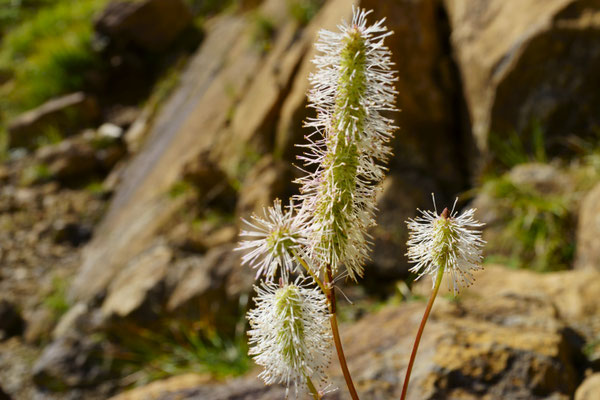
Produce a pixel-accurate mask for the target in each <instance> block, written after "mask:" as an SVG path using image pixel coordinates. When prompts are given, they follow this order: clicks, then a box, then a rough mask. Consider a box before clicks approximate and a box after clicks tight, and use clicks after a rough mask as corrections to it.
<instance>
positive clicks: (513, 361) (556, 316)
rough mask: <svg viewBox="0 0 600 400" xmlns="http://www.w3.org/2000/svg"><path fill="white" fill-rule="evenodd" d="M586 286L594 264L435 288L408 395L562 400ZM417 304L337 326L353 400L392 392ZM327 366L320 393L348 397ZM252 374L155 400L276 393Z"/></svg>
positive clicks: (596, 277) (494, 273)
mask: <svg viewBox="0 0 600 400" xmlns="http://www.w3.org/2000/svg"><path fill="white" fill-rule="evenodd" d="M595 283H598V284H600V274H599V273H598V272H596V271H569V272H561V273H552V274H546V275H540V274H535V273H531V272H524V271H513V270H507V269H505V268H503V267H498V266H491V267H487V268H486V270H485V271H483V272H482V273H479V274H478V282H477V283H476V284H475V285H474V286H473V287H472V288H469V289H465V290H464V293H463V294H461V296H460V297H459V298H458V300H456V301H453V300H449V299H448V298H447V297H446V296H444V295H443V293H442V294H441V295H440V297H439V298H438V299H437V301H436V304H435V306H434V309H433V312H432V315H431V317H430V320H429V322H428V324H427V326H426V328H425V332H424V335H423V338H422V342H421V346H420V349H419V353H418V355H417V359H416V363H415V367H414V370H413V375H412V378H411V383H410V389H409V393H408V399H411V400H417V399H419V400H434V399H453V400H467V399H468V400H471V399H472V400H475V399H486V400H506V399H511V400H534V399H535V400H541V399H555V400H566V399H569V398H572V396H573V394H574V392H575V390H576V387H577V386H578V385H579V383H580V380H581V378H582V377H580V376H579V374H580V370H579V368H580V367H581V365H580V364H579V363H580V362H581V361H580V351H581V347H580V346H581V343H580V342H579V341H578V339H577V336H576V335H574V334H573V329H574V327H577V329H579V328H581V327H584V326H587V327H588V328H590V327H591V324H592V323H593V318H595V319H596V320H598V318H599V317H600V310H599V309H598V308H597V305H596V298H597V293H598V288H596V286H597V285H595ZM590 284H591V285H590ZM430 285H431V282H430V281H429V280H427V281H424V282H423V283H422V284H419V285H418V286H417V288H416V292H417V293H423V294H427V295H428V294H429V291H430ZM424 308H425V303H424V302H422V301H413V302H408V303H402V304H400V305H388V306H386V307H384V308H383V309H382V310H380V311H378V312H374V313H372V314H370V315H368V316H366V317H365V318H363V319H361V320H359V321H358V322H356V323H352V324H347V325H344V326H342V329H341V332H342V339H343V341H344V347H345V351H346V356H347V358H348V363H349V368H350V370H351V372H352V374H353V378H354V381H355V383H356V385H357V389H358V391H359V393H360V395H361V397H362V398H365V399H369V400H388V399H397V398H398V397H399V395H400V390H401V384H402V382H403V379H404V373H405V369H406V365H407V362H408V358H409V355H410V351H411V346H412V342H413V340H414V334H415V333H416V330H417V327H418V324H419V322H420V319H421V317H422V313H423V310H424ZM331 373H332V375H333V378H334V384H335V386H337V387H338V388H339V390H338V391H336V392H334V393H332V394H329V395H327V396H326V398H327V399H330V400H333V399H347V398H349V396H348V394H347V390H346V389H345V386H344V383H343V380H342V377H341V376H340V374H339V368H338V365H337V362H336V361H334V362H333V364H332V367H331ZM255 376H256V372H252V373H250V374H249V375H248V377H246V378H241V379H235V380H232V381H230V382H227V383H222V384H209V385H202V386H198V385H195V384H191V385H190V386H188V387H187V388H179V389H178V390H174V391H169V392H165V393H163V394H162V395H161V396H160V397H158V398H159V399H161V400H167V399H194V398H211V399H232V398H243V399H248V400H250V399H277V398H281V396H282V393H283V389H282V388H281V387H277V386H275V387H270V388H268V387H264V386H263V385H262V383H261V382H259V381H258V379H257V378H256V377H255ZM182 379H183V378H182ZM588 380H590V378H588ZM591 382H592V383H593V382H594V379H591ZM592 383H588V381H586V382H585V383H584V385H583V386H582V387H581V388H580V389H579V391H578V393H586V392H587V391H588V390H589V389H588V387H590V386H591V385H592ZM585 399H586V400H587V398H585Z"/></svg>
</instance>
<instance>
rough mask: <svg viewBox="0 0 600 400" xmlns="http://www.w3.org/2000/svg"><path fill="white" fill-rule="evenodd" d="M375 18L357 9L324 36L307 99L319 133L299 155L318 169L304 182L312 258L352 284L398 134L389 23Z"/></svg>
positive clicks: (312, 122) (366, 246) (311, 122)
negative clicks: (394, 136)
mask: <svg viewBox="0 0 600 400" xmlns="http://www.w3.org/2000/svg"><path fill="white" fill-rule="evenodd" d="M369 13H370V11H365V10H362V9H354V16H353V18H352V22H351V23H350V24H347V23H343V24H342V25H340V26H338V28H339V32H329V31H325V30H322V31H321V32H320V33H319V40H318V42H317V44H316V48H317V50H318V51H319V52H320V54H319V55H318V56H316V57H315V59H314V63H315V64H316V66H317V71H316V72H315V73H314V74H313V75H311V77H310V81H311V84H312V89H311V90H310V92H309V95H308V97H309V101H310V106H311V107H313V108H315V109H316V110H317V116H316V118H314V119H309V120H308V121H307V123H306V126H308V127H311V128H314V132H313V134H311V135H309V136H308V137H307V139H308V141H309V144H308V145H304V147H307V151H306V152H305V153H304V155H303V156H301V157H299V158H300V159H301V160H303V161H304V163H305V165H306V166H307V167H308V168H310V167H311V166H313V169H314V172H312V173H308V175H307V176H305V177H303V178H301V179H299V180H298V182H299V183H300V184H301V189H300V192H301V195H300V199H301V200H302V201H303V202H304V204H305V205H306V208H307V209H308V210H309V213H310V214H311V219H309V220H308V223H309V227H310V229H311V235H310V242H311V247H310V249H311V256H312V258H313V259H315V260H316V262H317V263H318V264H319V265H320V268H321V269H322V268H323V267H324V266H329V267H330V268H331V269H332V270H333V273H335V272H336V271H337V270H338V268H339V266H340V265H342V264H343V265H345V266H346V270H347V273H348V276H349V277H350V278H352V279H353V280H356V279H357V277H359V276H362V274H363V264H364V261H365V259H366V258H367V257H368V253H369V242H368V235H367V229H368V228H369V227H371V226H372V225H374V224H375V221H374V209H375V195H376V192H377V190H378V188H379V183H380V182H381V180H382V179H383V177H384V171H385V167H384V166H383V165H382V164H383V163H385V162H386V161H387V158H388V157H389V156H390V154H391V150H390V147H389V146H388V145H387V142H388V141H389V140H390V139H391V138H392V134H393V131H394V130H395V129H396V127H395V126H394V125H393V121H392V120H390V119H388V118H386V117H383V116H382V115H381V112H382V111H395V110H396V108H395V107H394V102H395V95H396V91H395V89H394V87H393V82H394V81H395V80H396V77H395V72H394V71H392V70H391V67H392V65H393V63H392V61H391V53H390V51H389V49H388V48H387V47H386V46H385V45H384V44H383V42H384V38H385V37H387V36H389V35H390V34H392V32H390V31H388V30H387V28H385V27H384V26H383V22H384V20H380V21H378V22H376V23H375V24H373V25H370V26H367V23H366V17H367V15H368V14H369ZM314 166H316V167H314Z"/></svg>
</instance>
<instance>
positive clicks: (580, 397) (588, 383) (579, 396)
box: [575, 373, 600, 400]
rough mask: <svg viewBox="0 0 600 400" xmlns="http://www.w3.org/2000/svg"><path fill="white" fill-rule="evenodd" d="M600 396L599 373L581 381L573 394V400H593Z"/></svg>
mask: <svg viewBox="0 0 600 400" xmlns="http://www.w3.org/2000/svg"><path fill="white" fill-rule="evenodd" d="M598 395H600V373H595V374H592V375H590V376H588V377H587V378H585V380H584V381H583V383H582V384H581V386H579V387H578V388H577V392H575V400H594V399H596V398H597V397H598Z"/></svg>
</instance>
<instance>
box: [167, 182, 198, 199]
mask: <svg viewBox="0 0 600 400" xmlns="http://www.w3.org/2000/svg"><path fill="white" fill-rule="evenodd" d="M193 188H194V187H193V186H192V184H191V183H189V182H187V181H183V180H181V181H177V182H175V183H174V184H173V185H172V186H171V189H169V197H170V198H172V199H176V198H178V197H181V196H183V195H184V194H186V193H189V192H190V191H191V190H192V189H193Z"/></svg>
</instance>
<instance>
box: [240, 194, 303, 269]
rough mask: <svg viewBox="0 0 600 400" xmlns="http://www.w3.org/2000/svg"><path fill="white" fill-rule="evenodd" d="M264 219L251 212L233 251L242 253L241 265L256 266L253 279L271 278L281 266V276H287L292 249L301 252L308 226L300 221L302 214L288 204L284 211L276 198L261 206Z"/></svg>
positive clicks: (292, 259)
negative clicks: (268, 205)
mask: <svg viewBox="0 0 600 400" xmlns="http://www.w3.org/2000/svg"><path fill="white" fill-rule="evenodd" d="M263 214H264V218H261V217H259V216H257V215H254V214H253V215H252V216H251V217H250V219H249V220H245V219H244V220H243V221H244V223H245V224H246V226H247V229H245V230H242V232H241V233H240V237H241V238H244V239H243V240H241V241H240V243H239V246H238V247H237V248H236V250H243V251H244V252H245V254H244V256H243V257H242V264H248V265H250V266H251V267H252V268H255V269H256V278H257V279H258V277H259V276H261V275H264V276H265V277H266V279H267V280H273V278H274V277H275V275H276V274H277V271H278V270H279V269H281V276H284V277H286V279H287V276H288V275H289V272H291V271H293V270H294V265H295V263H294V255H293V251H298V252H301V251H302V249H303V248H304V247H306V245H307V244H308V242H307V235H308V231H307V225H306V223H305V222H304V221H303V219H304V216H303V215H304V214H303V213H301V212H297V211H296V207H295V206H294V205H293V203H292V202H290V205H289V206H288V207H287V209H286V210H285V211H284V209H283V207H282V205H281V201H280V200H279V199H277V200H275V202H274V204H273V207H268V208H266V209H263Z"/></svg>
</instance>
